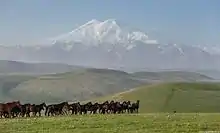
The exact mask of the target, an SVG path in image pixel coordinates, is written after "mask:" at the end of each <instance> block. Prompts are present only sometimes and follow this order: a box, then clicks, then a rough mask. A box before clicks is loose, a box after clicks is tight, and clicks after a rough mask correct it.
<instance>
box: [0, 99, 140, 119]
mask: <svg viewBox="0 0 220 133" xmlns="http://www.w3.org/2000/svg"><path fill="white" fill-rule="evenodd" d="M139 102H140V101H139V100H137V101H136V102H134V103H131V102H130V101H123V102H118V101H113V100H112V101H110V102H109V101H105V102H103V103H98V102H96V103H94V104H93V103H92V102H88V103H86V104H81V103H80V102H76V103H71V104H69V103H68V102H62V103H59V104H51V105H46V104H45V103H42V104H39V105H36V104H30V103H28V104H21V103H20V101H13V102H9V103H0V117H1V118H14V117H31V114H32V116H33V117H35V116H37V115H38V116H41V115H42V114H41V113H42V111H43V110H44V111H45V113H44V115H45V116H57V115H68V114H69V113H71V114H72V115H77V114H88V113H89V114H96V113H99V114H121V113H126V112H127V113H138V109H139Z"/></svg>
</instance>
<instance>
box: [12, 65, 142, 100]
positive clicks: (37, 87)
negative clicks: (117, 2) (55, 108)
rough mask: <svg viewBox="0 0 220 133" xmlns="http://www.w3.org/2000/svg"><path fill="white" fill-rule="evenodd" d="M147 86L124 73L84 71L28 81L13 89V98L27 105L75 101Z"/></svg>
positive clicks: (95, 70)
mask: <svg viewBox="0 0 220 133" xmlns="http://www.w3.org/2000/svg"><path fill="white" fill-rule="evenodd" d="M144 83H146V82H143V81H138V80H136V79H133V77H132V76H131V75H129V74H127V73H125V72H120V71H113V70H97V69H84V70H77V71H73V72H69V73H64V74H55V75H46V76H40V77H38V78H35V79H32V80H28V81H26V82H23V83H21V84H19V85H18V86H16V88H14V89H13V90H11V91H10V95H11V96H12V97H13V98H15V99H21V100H22V101H26V102H30V101H32V102H39V100H40V101H47V102H60V101H64V100H67V101H74V100H85V99H90V98H94V97H97V96H104V95H107V94H113V93H116V92H120V91H123V90H127V89H130V88H133V87H137V86H139V85H142V84H144ZM39 97H40V99H39Z"/></svg>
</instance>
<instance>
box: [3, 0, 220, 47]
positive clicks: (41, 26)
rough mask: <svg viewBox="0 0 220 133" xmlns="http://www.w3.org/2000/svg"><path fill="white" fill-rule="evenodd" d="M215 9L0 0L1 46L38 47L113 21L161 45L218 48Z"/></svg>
mask: <svg viewBox="0 0 220 133" xmlns="http://www.w3.org/2000/svg"><path fill="white" fill-rule="evenodd" d="M219 7H220V1H219V0H0V44H4V45H17V44H22V45H31V44H37V43H39V42H40V41H42V40H44V39H47V38H51V37H54V36H58V35H60V34H63V33H66V32H70V31H72V30H73V29H74V28H76V27H77V26H80V25H82V24H84V23H86V22H88V21H90V20H92V19H97V20H101V21H103V20H106V19H112V18H114V19H116V21H119V22H123V23H125V24H127V25H129V26H131V27H132V28H138V29H141V30H142V31H144V32H146V33H148V35H149V38H151V39H156V40H158V42H161V43H179V44H187V45H203V44H206V45H219V46H220V36H219V35H220V10H219Z"/></svg>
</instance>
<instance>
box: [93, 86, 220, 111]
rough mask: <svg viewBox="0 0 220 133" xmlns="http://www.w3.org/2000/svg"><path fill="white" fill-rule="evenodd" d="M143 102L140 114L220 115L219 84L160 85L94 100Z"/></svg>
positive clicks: (143, 87)
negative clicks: (197, 113)
mask: <svg viewBox="0 0 220 133" xmlns="http://www.w3.org/2000/svg"><path fill="white" fill-rule="evenodd" d="M112 99H115V100H119V101H123V100H131V101H136V100H137V99H139V100H140V112H142V113H143V112H144V113H146V112H173V111H174V110H176V111H177V112H184V113H191V112H203V113H207V112H209V113H211V112H219V111H220V104H219V102H220V84H219V83H205V82H203V83H183V82H182V83H180V82H179V83H161V84H154V85H146V86H142V87H138V88H136V89H132V90H130V91H126V92H123V93H118V94H115V95H109V96H106V97H102V98H99V99H95V100H94V101H99V102H100V101H105V100H112Z"/></svg>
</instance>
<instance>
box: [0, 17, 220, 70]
mask: <svg viewBox="0 0 220 133" xmlns="http://www.w3.org/2000/svg"><path fill="white" fill-rule="evenodd" d="M207 49H208V48H207V47H200V46H191V45H180V44H161V43H159V41H157V40H153V39H150V38H149V37H148V35H147V34H146V33H144V32H141V31H138V30H131V29H128V28H124V26H123V25H120V24H118V23H117V22H116V20H115V19H109V20H105V21H98V20H95V19H94V20H91V21H89V22H87V23H86V24H84V25H82V26H80V27H78V28H76V29H74V30H72V31H71V32H69V33H66V34H62V35H60V36H57V37H52V38H50V39H48V40H47V41H46V43H45V45H39V46H28V47H27V46H19V47H18V46H17V47H6V46H0V59H8V60H20V61H21V60H25V61H38V62H42V61H44V62H59V63H67V64H74V65H84V66H91V67H104V68H120V67H122V68H154V69H156V68H157V69H219V68H220V67H219V66H220V58H219V57H220V55H218V54H217V52H216V53H212V52H210V51H209V50H207Z"/></svg>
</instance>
